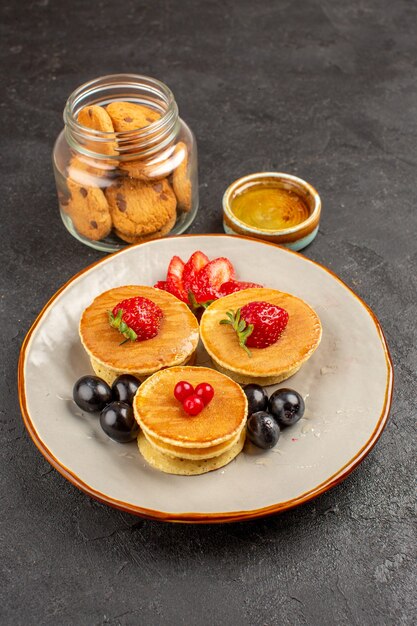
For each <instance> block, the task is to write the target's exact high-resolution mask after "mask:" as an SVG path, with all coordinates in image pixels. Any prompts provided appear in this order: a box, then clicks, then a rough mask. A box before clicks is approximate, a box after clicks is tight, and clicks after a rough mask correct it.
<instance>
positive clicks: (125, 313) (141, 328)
mask: <svg viewBox="0 0 417 626" xmlns="http://www.w3.org/2000/svg"><path fill="white" fill-rule="evenodd" d="M108 315H109V324H110V326H112V327H113V328H116V329H117V330H118V331H119V332H120V333H122V335H123V336H124V337H126V339H125V341H122V343H126V341H129V340H130V341H145V340H146V339H152V337H155V335H157V334H158V331H159V326H160V324H161V319H162V317H163V313H162V310H161V309H160V308H159V306H158V305H157V304H155V302H152V300H149V299H148V298H142V297H141V296H137V297H136V298H128V299H127V300H122V302H119V303H118V304H116V306H115V307H114V309H113V311H108Z"/></svg>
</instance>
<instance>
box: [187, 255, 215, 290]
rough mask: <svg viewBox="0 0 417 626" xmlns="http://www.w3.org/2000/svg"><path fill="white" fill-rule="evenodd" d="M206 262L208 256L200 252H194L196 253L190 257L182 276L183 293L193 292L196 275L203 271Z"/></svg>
mask: <svg viewBox="0 0 417 626" xmlns="http://www.w3.org/2000/svg"><path fill="white" fill-rule="evenodd" d="M208 262H209V258H208V256H206V255H205V254H204V252H201V251H200V250H196V252H194V253H193V254H192V255H191V256H190V258H189V259H188V261H187V263H186V264H185V267H184V272H183V275H182V281H183V284H184V290H185V293H187V294H188V293H189V291H192V292H194V291H195V289H196V280H197V274H198V273H199V272H200V270H202V269H203V267H205V266H206V265H207V264H208Z"/></svg>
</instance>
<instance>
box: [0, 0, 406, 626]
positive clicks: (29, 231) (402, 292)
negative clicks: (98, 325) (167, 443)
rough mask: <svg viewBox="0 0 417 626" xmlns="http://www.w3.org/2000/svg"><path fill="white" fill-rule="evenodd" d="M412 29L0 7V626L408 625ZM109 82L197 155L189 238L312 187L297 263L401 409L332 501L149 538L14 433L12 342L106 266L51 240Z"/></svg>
mask: <svg viewBox="0 0 417 626" xmlns="http://www.w3.org/2000/svg"><path fill="white" fill-rule="evenodd" d="M416 20H417V5H416V3H415V2H412V1H411V0H410V1H408V2H407V1H406V0H396V2H387V1H385V2H384V1H377V0H373V1H371V0H355V1H350V2H346V1H345V0H343V1H342V0H339V1H335V0H325V1H319V0H317V1H313V0H306V1H304V2H301V1H299V2H297V1H290V0H287V1H282V0H281V1H275V2H274V1H272V0H271V1H260V2H253V1H251V0H244V1H242V0H241V1H240V2H238V1H236V2H232V1H231V0H222V1H221V2H220V1H219V2H214V1H211V0H206V1H205V2H192V0H183V1H182V2H169V1H162V0H153V1H152V2H151V1H149V2H134V1H132V0H125V1H124V2H110V1H109V0H102V1H100V2H87V1H86V0H73V1H72V2H58V1H56V2H52V1H50V2H48V0H40V1H38V2H12V1H11V0H4V2H3V3H2V8H1V17H0V24H1V26H0V41H1V43H2V46H3V53H2V60H1V62H0V72H1V78H2V102H1V109H0V111H1V118H0V119H1V136H2V150H1V170H0V172H1V174H0V185H1V199H2V200H1V229H2V238H1V240H2V244H1V248H0V253H1V269H2V272H1V299H0V306H1V314H2V343H3V346H4V355H3V359H2V367H3V376H2V381H1V384H2V387H1V398H2V402H1V409H0V413H1V418H0V426H1V430H0V432H1V443H2V445H1V447H0V463H1V466H0V484H1V495H0V497H1V505H0V519H1V531H0V541H1V544H0V561H1V567H2V578H1V585H0V589H1V591H0V622H1V623H2V624H5V625H8V624H13V625H18V624H22V625H23V624H25V625H27V624H48V625H56V624H82V625H84V624H85V625H91V624H111V625H117V624H121V625H126V624H146V625H148V624H185V625H190V624H204V625H206V624H207V625H209V624H232V625H234V624H245V625H246V624H248V625H254V624H256V625H257V624H259V625H264V624H268V625H270V624H285V625H287V624H288V625H298V624H308V625H318V626H321V625H329V626H332V625H334V624H342V625H344V624H355V625H362V624H365V625H370V626H373V625H376V624H377V625H380V624H392V625H402V624H412V623H413V622H414V623H415V617H416V589H415V584H414V582H413V576H412V565H413V558H415V517H414V516H413V505H414V498H413V479H414V477H415V466H414V462H413V461H414V457H415V451H414V449H413V436H414V430H413V422H414V418H415V414H416V400H415V398H416V389H415V386H413V383H414V378H415V368H416V362H417V354H416V344H417V342H416V275H417V246H416V235H417V213H416V208H415V207H416V200H417V193H416V168H417V154H416V143H417V142H416V134H417V133H416V127H417V71H416V60H417V46H416V35H415V30H416V29H415V26H416ZM119 71H129V72H137V73H146V74H150V75H153V76H156V77H158V78H160V79H162V80H163V81H165V82H166V83H168V85H169V86H170V87H171V88H172V90H173V91H174V93H175V94H176V96H177V100H178V102H179V105H180V110H181V114H182V116H183V117H184V118H185V119H186V120H187V121H188V122H189V124H190V125H191V127H192V128H193V129H194V131H195V133H196V135H197V138H198V144H199V152H200V181H201V198H202V206H201V209H200V212H199V215H198V218H197V219H196V221H195V223H194V225H193V227H192V229H191V232H195V233H198V232H220V231H221V217H220V215H221V214H220V200H221V196H222V192H223V191H224V189H225V187H226V186H227V185H228V183H230V182H231V181H232V180H233V179H235V178H236V177H238V176H240V175H243V174H246V173H249V172H252V171H258V170H262V169H278V170H282V171H288V172H291V173H296V174H298V175H300V176H302V177H303V178H306V179H307V180H309V181H311V182H312V183H313V184H314V185H315V186H316V187H317V189H318V190H319V192H320V193H321V195H322V199H323V204H324V214H323V219H322V227H321V230H320V233H319V235H318V238H317V239H316V241H315V242H314V244H313V245H311V246H310V248H309V249H308V250H306V252H305V254H306V255H307V256H308V257H310V258H312V259H314V260H316V261H319V262H322V263H323V264H325V265H327V266H328V267H330V268H331V269H332V270H334V271H335V272H336V273H338V274H339V275H340V276H341V278H342V279H344V280H345V281H346V282H347V283H348V284H349V285H351V286H352V287H353V288H354V289H355V290H356V291H357V292H358V293H359V295H360V296H362V297H363V298H364V299H365V301H366V302H367V303H368V304H369V305H370V306H371V307H373V309H374V310H375V312H376V314H377V315H378V317H379V319H380V321H381V323H382V326H383V328H384V330H385V333H386V336H387V340H388V342H389V346H390V348H391V352H392V357H393V360H394V363H395V368H396V393H395V397H394V403H393V407H392V412H391V420H390V422H389V424H388V426H387V428H386V430H385V432H384V434H383V436H382V438H381V439H380V441H379V442H378V444H377V446H376V448H375V449H374V450H373V452H372V453H371V454H370V455H369V457H368V458H367V459H366V460H365V461H364V462H363V463H362V465H361V466H360V467H359V468H358V469H357V470H356V471H355V472H354V474H353V475H351V476H350V477H349V478H348V479H347V480H346V481H345V482H344V483H343V484H341V485H339V486H338V487H337V488H335V489H333V490H332V491H331V492H330V493H327V494H325V495H323V496H322V497H320V498H319V499H317V500H315V501H313V502H311V503H310V504H308V505H306V506H303V507H301V508H299V509H297V510H294V511H291V512H289V513H287V514H283V515H281V516H275V517H271V518H268V519H264V520H259V521H253V522H247V523H238V524H231V525H223V526H189V525H188V526H187V525H170V524H165V523H157V522H151V521H144V520H141V519H140V518H136V517H133V516H131V515H128V514H124V513H121V512H118V511H116V510H113V509H110V508H108V507H106V506H102V505H100V504H97V503H96V502H94V501H92V500H90V498H89V497H87V496H85V495H84V494H82V493H81V492H79V491H77V489H76V488H74V487H72V485H70V484H69V483H68V482H66V481H65V480H64V478H62V477H61V476H60V475H59V474H58V473H57V472H56V471H55V470H52V469H51V467H50V466H49V465H48V463H47V462H46V461H45V460H44V459H43V457H42V456H41V455H40V454H39V453H38V452H37V450H36V448H35V446H34V445H33V443H32V442H31V441H30V439H29V437H28V435H27V434H26V432H25V429H24V427H23V423H22V420H21V417H20V412H19V408H18V401H17V395H16V364H17V358H18V353H19V348H20V345H21V342H22V340H23V337H24V335H25V333H26V331H27V330H28V328H29V326H30V324H31V322H32V321H33V319H34V317H35V316H36V314H37V313H38V311H39V310H40V308H41V307H42V306H43V304H44V303H45V302H46V301H47V299H48V298H49V297H50V296H51V295H52V294H53V293H54V291H55V290H56V289H57V288H58V287H59V286H60V285H61V284H62V283H63V282H64V281H65V280H67V279H68V278H69V277H70V276H71V275H73V274H74V273H75V272H77V271H78V270H80V269H82V268H84V267H85V266H86V265H88V264H89V263H90V262H92V261H94V260H96V259H98V258H100V256H101V254H100V253H98V252H94V251H92V250H90V249H88V248H86V247H84V246H83V245H82V244H80V243H78V242H77V241H75V240H74V239H73V238H72V237H71V236H70V235H69V234H68V233H67V232H66V231H65V229H64V227H63V225H62V223H61V221H60V217H59V215H58V210H57V204H56V198H55V189H54V181H53V176H52V168H51V161H50V153H51V149H52V145H53V142H54V138H55V137H56V135H57V134H58V132H59V130H60V129H61V126H62V121H61V112H62V109H63V106H64V103H65V99H66V97H67V96H68V94H69V93H70V92H71V91H72V90H73V89H74V88H75V87H76V86H77V85H79V84H81V83H82V82H84V81H85V80H88V79H91V78H94V77H96V76H98V75H102V74H106V73H113V72H119ZM51 385H53V380H51ZM351 391H352V398H354V394H355V390H354V389H352V390H351Z"/></svg>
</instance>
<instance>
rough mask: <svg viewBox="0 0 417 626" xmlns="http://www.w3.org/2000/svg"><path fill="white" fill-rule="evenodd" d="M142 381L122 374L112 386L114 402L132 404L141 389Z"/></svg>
mask: <svg viewBox="0 0 417 626" xmlns="http://www.w3.org/2000/svg"><path fill="white" fill-rule="evenodd" d="M139 386H140V380H138V379H137V378H136V376H132V375H131V374H121V375H120V376H118V377H117V378H116V379H115V380H114V381H113V384H112V386H111V391H112V395H113V398H114V400H118V401H119V402H127V404H132V402H133V398H134V396H135V393H136V392H137V390H138V389H139Z"/></svg>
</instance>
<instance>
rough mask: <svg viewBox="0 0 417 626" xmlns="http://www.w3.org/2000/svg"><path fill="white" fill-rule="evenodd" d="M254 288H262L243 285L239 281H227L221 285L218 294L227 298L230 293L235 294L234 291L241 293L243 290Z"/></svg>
mask: <svg viewBox="0 0 417 626" xmlns="http://www.w3.org/2000/svg"><path fill="white" fill-rule="evenodd" d="M255 287H262V285H258V284H257V283H245V282H244V281H240V280H228V281H227V283H223V285H222V286H221V287H220V289H219V293H220V295H222V296H228V295H229V294H231V293H235V292H236V291H242V290H243V289H252V288H255Z"/></svg>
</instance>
